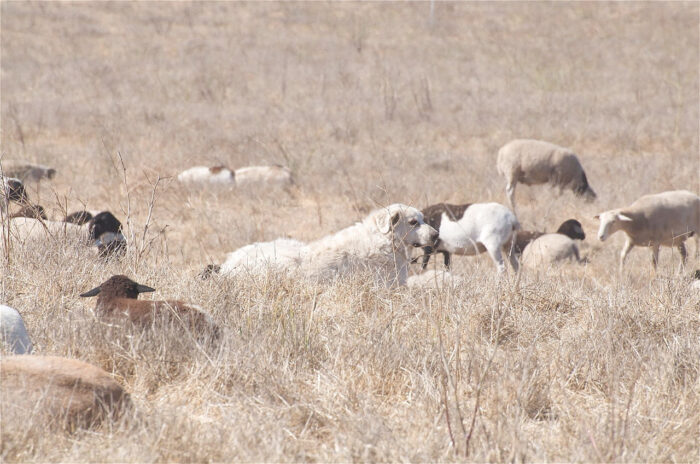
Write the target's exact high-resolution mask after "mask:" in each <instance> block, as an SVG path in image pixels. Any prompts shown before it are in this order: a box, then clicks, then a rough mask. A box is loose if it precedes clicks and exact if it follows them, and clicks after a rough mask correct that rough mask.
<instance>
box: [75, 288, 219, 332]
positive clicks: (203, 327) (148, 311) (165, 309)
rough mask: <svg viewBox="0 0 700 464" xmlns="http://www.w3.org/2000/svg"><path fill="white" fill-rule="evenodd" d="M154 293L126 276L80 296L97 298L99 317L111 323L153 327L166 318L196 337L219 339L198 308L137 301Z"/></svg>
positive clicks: (169, 302) (172, 302)
mask: <svg viewBox="0 0 700 464" xmlns="http://www.w3.org/2000/svg"><path fill="white" fill-rule="evenodd" d="M154 291H155V289H154V288H151V287H147V286H145V285H141V284H138V283H136V282H134V281H133V280H131V279H129V278H128V277H127V276H125V275H114V276H112V277H110V278H109V279H107V280H106V281H105V282H103V283H102V284H100V285H99V286H97V287H95V288H93V289H92V290H90V291H87V292H85V293H83V294H81V295H80V296H81V297H90V296H97V303H96V305H95V313H96V314H97V315H98V316H99V317H101V318H104V319H107V320H117V321H123V320H128V321H130V322H131V323H133V324H134V325H137V326H141V327H150V326H151V325H153V323H154V322H156V320H158V319H159V318H162V319H165V320H167V321H176V322H177V323H178V324H182V325H184V326H185V327H186V328H187V329H188V330H190V331H192V332H193V333H194V334H195V335H206V334H209V335H211V336H213V338H219V336H220V333H221V330H220V329H219V327H218V325H217V324H216V323H215V322H214V320H213V319H212V318H211V316H210V315H208V314H207V313H205V312H204V311H202V308H200V307H198V306H196V305H191V304H187V303H184V302H182V301H178V300H166V301H145V300H137V298H138V296H139V293H145V292H154Z"/></svg>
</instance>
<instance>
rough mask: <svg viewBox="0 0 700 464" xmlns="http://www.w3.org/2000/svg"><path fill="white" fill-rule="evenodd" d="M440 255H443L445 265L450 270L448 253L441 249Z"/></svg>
mask: <svg viewBox="0 0 700 464" xmlns="http://www.w3.org/2000/svg"><path fill="white" fill-rule="evenodd" d="M442 255H443V257H444V260H445V267H446V268H447V270H448V271H449V270H450V253H449V252H447V251H443V252H442Z"/></svg>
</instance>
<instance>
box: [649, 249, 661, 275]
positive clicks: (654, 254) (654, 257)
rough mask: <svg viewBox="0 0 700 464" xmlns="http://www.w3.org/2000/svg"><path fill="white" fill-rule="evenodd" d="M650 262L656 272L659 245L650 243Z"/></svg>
mask: <svg viewBox="0 0 700 464" xmlns="http://www.w3.org/2000/svg"><path fill="white" fill-rule="evenodd" d="M651 264H652V265H653V266H654V272H656V266H657V265H658V264H659V245H652V247H651Z"/></svg>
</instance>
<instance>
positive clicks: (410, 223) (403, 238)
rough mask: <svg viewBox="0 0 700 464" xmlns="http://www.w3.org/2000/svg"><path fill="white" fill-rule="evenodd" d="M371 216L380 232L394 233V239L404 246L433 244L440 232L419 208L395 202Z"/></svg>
mask: <svg viewBox="0 0 700 464" xmlns="http://www.w3.org/2000/svg"><path fill="white" fill-rule="evenodd" d="M371 217H372V218H373V219H374V223H375V225H376V226H377V229H378V230H379V232H381V233H382V234H385V235H393V241H394V242H397V243H400V244H402V245H404V246H413V247H422V246H428V245H433V244H435V242H436V241H437V239H438V232H437V231H436V230H435V229H433V228H432V227H431V226H429V225H428V224H426V223H425V221H424V220H423V213H421V212H420V211H419V210H418V209H416V208H413V207H410V206H406V205H402V204H400V203H395V204H393V205H389V206H387V207H386V208H382V209H380V210H377V211H375V212H374V213H372V215H371Z"/></svg>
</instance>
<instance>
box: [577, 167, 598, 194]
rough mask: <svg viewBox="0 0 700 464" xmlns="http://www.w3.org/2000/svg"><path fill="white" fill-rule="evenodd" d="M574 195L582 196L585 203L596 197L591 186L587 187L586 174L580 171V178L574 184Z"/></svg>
mask: <svg viewBox="0 0 700 464" xmlns="http://www.w3.org/2000/svg"><path fill="white" fill-rule="evenodd" d="M574 193H575V194H576V195H578V196H582V197H583V199H584V200H585V201H587V202H591V201H593V200H595V199H596V197H597V195H596V194H595V192H594V191H593V189H592V188H591V186H590V185H588V178H587V177H586V173H585V172H583V171H581V178H580V179H579V181H578V182H576V185H575V187H574Z"/></svg>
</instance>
